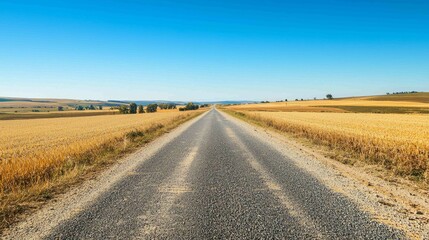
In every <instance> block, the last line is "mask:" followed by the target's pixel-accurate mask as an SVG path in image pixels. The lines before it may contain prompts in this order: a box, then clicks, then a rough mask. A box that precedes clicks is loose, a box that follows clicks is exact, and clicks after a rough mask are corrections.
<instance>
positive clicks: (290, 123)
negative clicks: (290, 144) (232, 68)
mask: <svg viewBox="0 0 429 240" xmlns="http://www.w3.org/2000/svg"><path fill="white" fill-rule="evenodd" d="M235 113H236V115H238V116H239V117H244V118H248V119H251V120H253V121H256V122H258V123H261V124H263V125H265V126H268V127H272V128H275V129H277V130H280V131H282V132H288V133H292V134H294V135H296V136H300V137H305V138H307V139H310V140H312V141H313V142H314V143H317V144H322V145H325V146H328V147H330V148H331V149H334V150H338V151H342V152H343V153H347V155H349V156H352V157H353V158H355V159H357V160H360V161H361V162H366V163H375V164H380V165H383V166H384V167H386V168H387V169H389V170H391V171H393V172H394V173H396V174H398V175H403V176H408V177H411V178H413V179H419V180H424V181H426V182H429V138H428V136H429V116H428V115H418V114H413V115H409V114H387V115H382V114H367V113H302V112H235ZM342 156H344V155H342ZM340 160H341V159H340Z"/></svg>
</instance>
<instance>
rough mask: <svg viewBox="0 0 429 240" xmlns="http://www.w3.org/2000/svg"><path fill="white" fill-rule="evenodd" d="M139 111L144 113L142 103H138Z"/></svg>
mask: <svg viewBox="0 0 429 240" xmlns="http://www.w3.org/2000/svg"><path fill="white" fill-rule="evenodd" d="M139 113H144V108H143V105H139Z"/></svg>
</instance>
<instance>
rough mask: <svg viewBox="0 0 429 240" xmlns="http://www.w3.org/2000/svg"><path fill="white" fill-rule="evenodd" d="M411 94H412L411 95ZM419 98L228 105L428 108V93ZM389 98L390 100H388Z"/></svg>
mask: <svg viewBox="0 0 429 240" xmlns="http://www.w3.org/2000/svg"><path fill="white" fill-rule="evenodd" d="M411 96H412V95H411ZM419 97H420V98H417V97H415V98H416V99H413V98H411V97H410V95H409V94H404V96H397V97H396V98H394V96H392V97H390V96H383V97H357V98H344V99H334V100H307V101H289V102H271V103H263V104H260V103H258V104H242V105H236V106H230V107H228V108H230V109H234V110H249V111H291V112H293V111H305V112H324V111H325V112H345V111H344V110H341V109H338V108H335V107H337V106H353V107H358V106H359V107H401V108H425V109H429V104H428V102H425V101H429V94H428V93H422V94H421V95H419ZM389 100H390V101H389Z"/></svg>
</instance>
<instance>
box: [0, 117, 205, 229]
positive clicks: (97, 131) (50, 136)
mask: <svg viewBox="0 0 429 240" xmlns="http://www.w3.org/2000/svg"><path fill="white" fill-rule="evenodd" d="M199 113H201V111H192V112H179V111H177V110H175V111H172V110H166V111H160V112H158V113H146V114H126V115H107V116H91V117H74V118H67V117H65V118H49V119H31V120H5V121H2V122H1V125H0V199H1V206H0V218H1V222H2V224H1V225H4V224H5V223H6V224H7V222H6V221H7V219H10V217H11V216H15V215H16V214H17V213H18V212H19V211H21V210H22V209H25V208H26V206H27V207H28V205H29V203H32V202H38V201H39V200H40V198H41V196H45V197H46V196H49V195H50V194H51V193H52V192H53V191H55V190H56V189H58V188H60V187H64V186H65V185H67V184H70V183H73V182H76V181H77V180H78V179H79V177H81V176H84V175H85V174H87V173H88V172H91V171H94V170H95V169H97V168H98V167H102V166H104V165H106V164H108V163H110V162H113V161H114V159H116V157H117V156H118V155H123V154H125V153H127V152H130V151H132V150H134V149H136V148H137V147H138V146H140V145H141V144H144V143H145V142H147V141H150V140H151V139H153V138H154V137H156V136H158V135H160V134H162V133H163V132H165V131H167V130H168V129H171V128H173V127H175V126H177V125H178V124H180V123H182V122H184V121H186V120H187V119H189V118H191V117H194V116H196V115H198V114H199ZM30 205H31V204H30Z"/></svg>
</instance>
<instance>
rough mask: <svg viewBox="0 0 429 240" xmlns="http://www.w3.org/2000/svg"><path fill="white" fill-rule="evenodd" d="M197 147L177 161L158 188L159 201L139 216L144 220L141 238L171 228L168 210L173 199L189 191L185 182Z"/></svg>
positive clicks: (160, 233) (173, 201)
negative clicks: (169, 174) (168, 175)
mask: <svg viewBox="0 0 429 240" xmlns="http://www.w3.org/2000/svg"><path fill="white" fill-rule="evenodd" d="M197 152H198V147H194V148H192V149H191V150H190V152H189V154H188V155H187V156H186V157H185V158H184V159H183V160H182V161H181V162H180V163H179V165H178V166H177V167H176V169H175V170H174V172H173V174H172V175H171V176H170V177H169V178H168V179H167V180H166V181H165V182H164V183H163V184H162V185H161V186H159V188H158V192H159V196H160V198H159V201H157V202H155V203H154V204H153V205H154V206H153V207H151V208H149V209H151V210H149V211H148V212H146V214H145V215H143V216H140V217H139V218H140V219H143V221H144V228H143V230H142V232H141V233H142V235H143V236H142V237H143V238H157V237H159V236H160V235H162V234H164V233H165V231H168V230H169V229H170V230H171V227H169V226H171V222H172V221H173V216H172V214H171V212H170V210H171V208H172V207H173V205H174V203H175V201H176V200H177V199H178V198H179V197H180V196H181V195H182V194H183V193H187V192H191V191H192V190H191V188H190V187H189V186H188V184H187V182H186V178H187V176H188V172H189V168H190V167H191V165H192V162H193V161H194V160H195V158H196V155H197Z"/></svg>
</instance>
